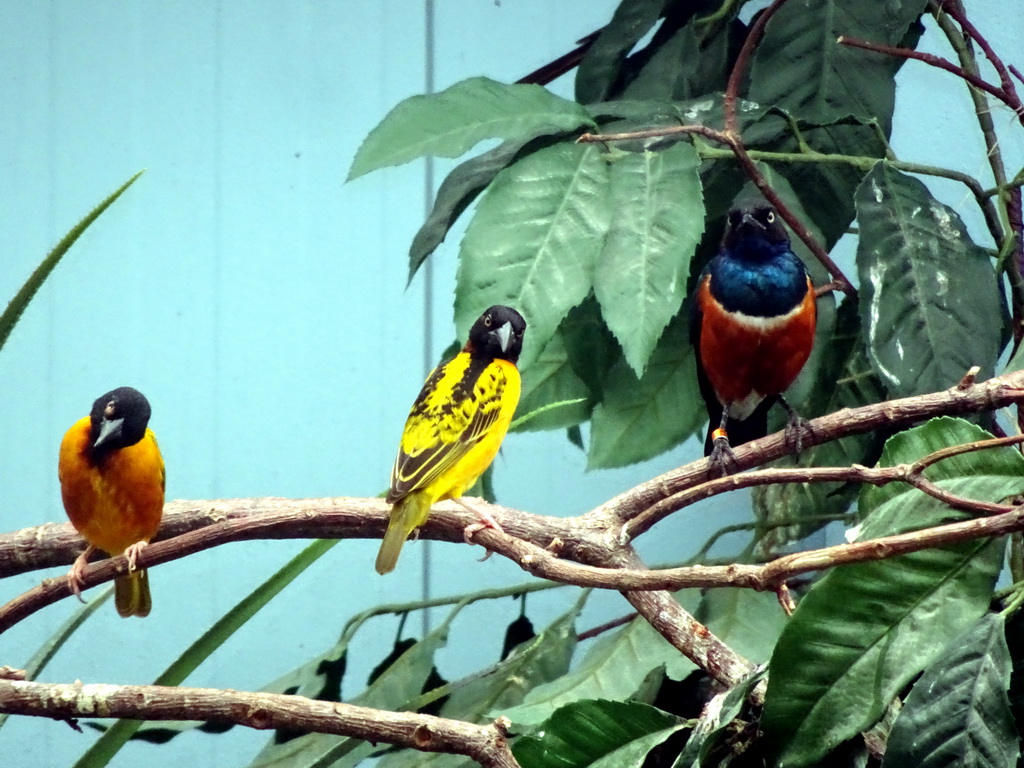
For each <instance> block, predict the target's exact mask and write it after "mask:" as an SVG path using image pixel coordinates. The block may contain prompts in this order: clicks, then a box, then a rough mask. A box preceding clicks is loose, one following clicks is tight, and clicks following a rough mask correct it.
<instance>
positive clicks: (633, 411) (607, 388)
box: [587, 314, 707, 469]
mask: <svg viewBox="0 0 1024 768" xmlns="http://www.w3.org/2000/svg"><path fill="white" fill-rule="evenodd" d="M706 421H707V414H706V413H705V411H704V406H703V401H702V400H701V399H700V394H699V392H698V390H697V371H696V368H695V364H694V359H693V348H692V347H691V346H690V342H689V339H688V338H687V332H686V318H685V317H683V315H681V314H680V315H678V316H676V319H675V320H673V321H672V323H670V324H669V327H668V328H667V329H666V330H665V334H664V335H663V336H662V338H661V341H660V342H659V343H658V347H657V349H655V350H654V354H653V355H652V356H651V359H650V361H649V362H648V364H647V370H646V371H644V375H643V376H642V377H641V378H639V379H637V377H636V374H635V373H633V370H632V369H631V368H630V367H629V365H628V364H627V363H626V361H625V359H620V360H619V361H618V362H617V363H615V365H613V366H612V369H611V371H609V373H608V377H607V380H606V381H605V385H604V400H603V401H602V402H601V403H600V404H599V405H598V406H597V407H596V408H594V414H593V416H592V417H591V432H590V452H589V454H588V457H587V468H588V469H605V468H608V467H622V466H625V465H627V464H633V463H635V462H637V461H643V460H644V459H649V458H651V457H653V456H657V455H658V454H660V453H663V452H665V451H667V450H668V449H669V448H672V447H673V446H675V445H678V444H679V443H681V442H682V441H683V440H685V439H686V438H687V437H689V436H690V435H692V434H694V433H695V432H696V431H697V430H698V429H700V428H701V426H703V424H704V422H706Z"/></svg>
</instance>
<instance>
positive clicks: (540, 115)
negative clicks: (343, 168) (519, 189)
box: [348, 77, 594, 181]
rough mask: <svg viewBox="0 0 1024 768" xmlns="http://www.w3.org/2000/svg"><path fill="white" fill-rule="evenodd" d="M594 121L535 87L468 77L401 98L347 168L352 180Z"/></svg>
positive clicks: (573, 107)
mask: <svg viewBox="0 0 1024 768" xmlns="http://www.w3.org/2000/svg"><path fill="white" fill-rule="evenodd" d="M582 125H594V123H593V119H592V118H591V117H590V115H589V114H588V113H587V111H586V110H585V109H583V107H581V106H580V105H579V104H577V103H576V102H574V101H569V100H567V99H563V98H560V97H559V96H555V95H554V94H553V93H551V92H550V91H548V90H546V89H544V88H542V87H541V86H539V85H520V84H514V85H508V84H506V83H499V82H497V81H495V80H491V79H489V78H486V77H471V78H469V79H468V80H463V81H461V82H458V83H456V84H455V85H453V86H451V87H450V88H446V89H445V90H443V91H440V92H439V93H432V94H429V95H427V96H411V97H409V98H408V99H405V100H404V101H402V102H400V103H399V104H398V105H397V106H396V107H395V108H394V109H392V110H391V111H390V112H389V113H388V114H387V115H386V116H385V117H384V119H383V120H381V121H380V123H379V124H378V125H377V126H376V127H375V128H374V129H373V130H372V131H370V133H369V134H368V135H367V137H366V139H365V140H364V141H363V143H362V145H361V146H360V147H359V150H358V151H357V152H356V156H355V158H354V159H353V160H352V167H351V168H350V169H349V172H348V180H349V181H351V180H352V179H355V178H357V177H359V176H362V175H363V174H364V173H369V172H370V171H374V170H377V169H378V168H384V167H385V166H389V165H401V164H402V163H407V162H409V161H410V160H415V159H416V158H417V157H423V156H425V155H439V156H441V157H458V156H459V155H462V154H464V153H465V152H467V151H468V150H469V149H471V148H472V147H473V146H474V145H475V144H476V143H477V142H479V141H482V140H483V139H491V138H499V139H519V138H521V137H523V136H537V135H539V133H541V132H545V133H563V132H565V131H571V130H573V129H575V128H579V127H580V126H582Z"/></svg>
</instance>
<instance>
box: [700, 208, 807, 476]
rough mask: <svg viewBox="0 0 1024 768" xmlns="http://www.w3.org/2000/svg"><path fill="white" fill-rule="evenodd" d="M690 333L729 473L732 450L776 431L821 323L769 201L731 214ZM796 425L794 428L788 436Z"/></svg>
mask: <svg viewBox="0 0 1024 768" xmlns="http://www.w3.org/2000/svg"><path fill="white" fill-rule="evenodd" d="M690 319H691V322H690V336H691V340H692V342H693V345H694V348H695V351H696V357H697V379H698V382H699V383H700V391H701V395H703V397H704V401H705V403H707V408H708V416H709V418H710V422H709V424H708V435H707V440H706V441H705V443H704V454H705V455H706V456H711V457H712V461H713V462H714V463H716V464H717V465H718V466H719V467H721V468H722V469H723V470H724V469H725V459H726V457H729V456H731V455H732V449H731V446H735V445H740V444H742V443H745V442H748V441H750V440H755V439H757V438H759V437H764V436H765V435H766V434H768V411H769V409H770V408H771V406H772V405H774V404H775V403H776V402H781V403H782V405H783V406H784V407H785V408H786V410H787V411H788V412H789V415H790V425H791V426H793V427H796V429H797V445H798V449H799V429H800V427H799V425H798V424H797V420H798V417H797V416H796V414H795V412H794V411H793V410H792V409H791V408H790V407H789V405H788V404H787V403H786V401H785V400H784V399H782V393H783V392H784V391H785V390H786V389H787V388H789V386H790V385H791V384H792V383H793V380H794V379H796V377H797V374H799V373H800V370H801V369H802V368H803V367H804V363H806V362H807V358H808V356H809V355H810V354H811V347H812V346H813V345H814V330H815V324H816V321H817V310H816V306H815V294H814V286H813V285H812V284H811V280H810V277H808V275H807V270H806V268H805V267H804V264H803V262H802V261H801V260H800V258H799V257H798V256H797V255H796V254H795V253H793V250H792V248H791V247H790V243H789V236H788V235H787V234H786V229H785V227H784V226H783V224H782V221H781V220H780V218H779V215H778V213H776V211H775V209H774V208H772V207H771V206H770V205H768V204H767V203H765V202H763V201H760V202H757V203H753V204H749V205H743V206H739V207H737V208H734V209H733V210H731V211H730V212H729V220H728V223H727V225H726V231H725V236H724V238H723V239H722V245H721V248H720V249H719V251H718V253H717V255H716V256H715V257H714V258H713V259H712V260H711V261H710V262H709V263H708V266H707V268H706V269H705V270H704V272H703V274H702V275H701V277H700V280H699V281H698V283H697V289H696V291H695V292H694V296H693V299H692V301H691V318H690ZM789 428H790V427H787V431H788V430H789Z"/></svg>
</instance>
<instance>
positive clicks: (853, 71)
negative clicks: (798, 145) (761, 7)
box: [748, 0, 927, 134]
mask: <svg viewBox="0 0 1024 768" xmlns="http://www.w3.org/2000/svg"><path fill="white" fill-rule="evenodd" d="M926 4H927V0H893V2H890V3H886V4H885V5H884V6H877V5H875V6H870V7H869V6H865V5H864V4H863V3H861V2H860V0H808V2H803V3H798V4H792V3H787V4H786V5H783V6H782V7H781V8H780V9H779V10H778V12H776V14H775V15H774V16H773V17H772V18H771V21H769V22H768V26H767V27H766V29H765V33H764V37H763V38H762V39H761V41H760V43H759V44H758V46H757V51H756V52H755V54H754V60H753V64H752V65H751V73H750V90H749V96H748V98H750V99H752V100H754V101H757V102H760V103H761V104H771V105H773V106H776V107H779V108H781V109H785V110H786V111H788V112H790V113H791V114H793V115H796V116H797V117H798V118H801V119H803V120H807V121H809V122H812V123H817V124H826V123H831V122H833V121H835V120H838V119H840V118H844V117H846V116H847V115H855V116H858V117H861V118H864V119H878V120H881V122H882V126H883V130H884V131H885V133H886V134H888V133H889V124H890V122H891V120H892V110H893V102H894V97H895V83H894V81H893V78H894V76H895V74H896V69H897V68H898V66H899V63H897V60H896V57H888V56H879V55H878V54H876V53H872V52H869V51H864V50H860V49H857V48H851V47H849V46H845V45H839V44H838V43H837V42H836V38H838V37H839V36H841V35H846V36H848V37H856V38H860V39H861V40H871V41H872V42H875V43H888V44H890V45H896V44H897V43H900V42H902V41H904V38H905V37H906V34H907V30H908V28H909V27H910V25H911V24H913V23H914V22H915V21H916V20H917V18H918V17H919V16H920V15H921V14H922V13H923V12H924V8H925V5H926ZM783 62H784V63H785V64H784V65H783ZM900 63H901V62H900Z"/></svg>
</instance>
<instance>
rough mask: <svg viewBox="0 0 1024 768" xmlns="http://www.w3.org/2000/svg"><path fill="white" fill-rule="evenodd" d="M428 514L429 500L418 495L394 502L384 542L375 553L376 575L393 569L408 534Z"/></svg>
mask: <svg viewBox="0 0 1024 768" xmlns="http://www.w3.org/2000/svg"><path fill="white" fill-rule="evenodd" d="M429 513H430V503H429V499H427V498H426V497H425V496H423V495H422V494H420V493H413V494H410V495H408V496H406V497H405V498H404V499H400V500H399V501H397V502H395V506H393V507H392V508H391V519H390V520H389V521H388V529H387V531H385V532H384V540H383V541H381V543H380V551H378V552H377V566H376V567H377V573H379V574H382V575H383V574H385V573H390V572H391V571H393V570H394V569H395V564H396V563H397V562H398V556H399V555H400V554H401V553H402V545H403V544H405V540H406V539H407V538H409V534H410V533H412V532H413V531H414V530H416V529H417V528H418V527H419V526H421V525H423V523H424V522H425V521H426V519H427V515H428V514H429Z"/></svg>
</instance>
